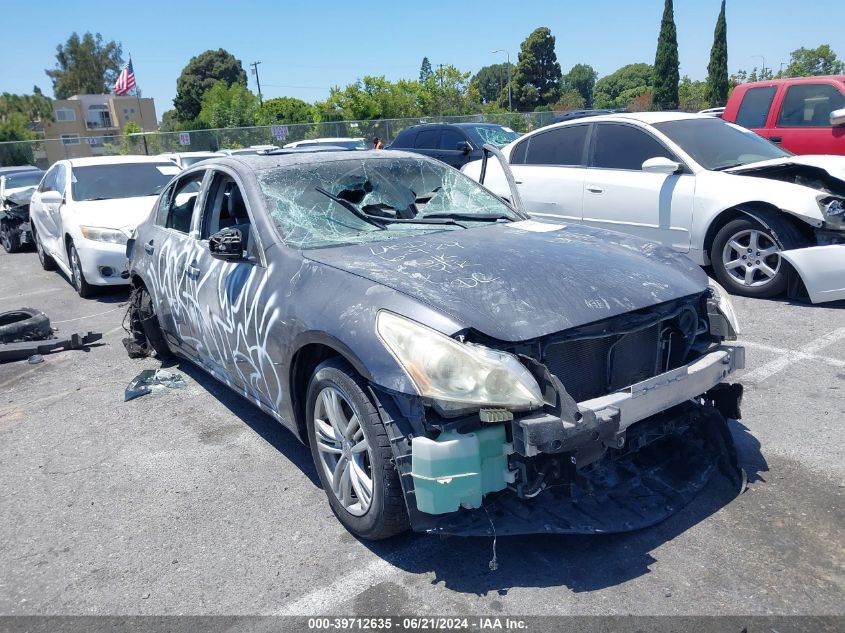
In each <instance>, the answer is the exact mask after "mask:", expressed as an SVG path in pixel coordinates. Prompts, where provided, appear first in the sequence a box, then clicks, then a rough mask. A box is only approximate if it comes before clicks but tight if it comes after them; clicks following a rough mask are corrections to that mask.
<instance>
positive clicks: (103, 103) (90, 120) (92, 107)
mask: <svg viewBox="0 0 845 633" xmlns="http://www.w3.org/2000/svg"><path fill="white" fill-rule="evenodd" d="M130 121H132V122H134V123H136V124H138V126H140V128H141V129H142V130H144V131H145V132H149V131H154V130H155V129H156V128H157V123H156V110H155V102H154V101H153V99H148V98H139V97H131V96H128V95H127V96H123V97H119V96H117V95H75V96H73V97H70V98H69V99H56V100H55V101H53V120H52V121H46V122H45V123H44V136H45V138H46V146H47V160H48V162H49V163H50V164H51V165H52V164H53V163H54V162H56V161H57V160H61V159H63V158H81V157H85V156H102V155H103V154H110V153H114V148H115V147H116V146H118V145H120V135H121V133H122V130H123V128H124V126H125V125H126V124H127V123H129V122H130Z"/></svg>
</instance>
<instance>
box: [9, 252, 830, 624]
mask: <svg viewBox="0 0 845 633" xmlns="http://www.w3.org/2000/svg"><path fill="white" fill-rule="evenodd" d="M127 297H128V294H127V292H125V291H118V292H110V293H106V294H102V295H99V296H97V297H95V298H93V299H88V300H86V299H80V298H79V297H78V296H77V295H76V294H75V293H74V292H73V289H72V288H71V286H70V285H69V283H68V282H67V280H65V279H64V277H62V276H61V274H59V273H56V272H45V271H43V270H41V268H40V266H39V265H38V260H37V257H36V255H35V254H34V253H31V252H28V253H21V254H16V255H6V254H5V253H0V311H5V310H10V309H13V308H18V307H22V306H27V307H34V308H39V309H41V310H44V311H45V312H46V313H47V314H48V315H49V316H50V318H51V320H52V322H53V324H54V325H55V326H57V327H58V328H59V329H60V334H64V333H69V332H74V331H87V330H95V331H100V332H102V333H103V334H104V336H103V340H102V342H101V343H100V344H97V345H95V346H93V347H91V349H90V350H88V351H67V352H61V353H57V354H53V355H49V356H46V357H45V361H44V362H43V363H41V364H37V365H29V364H27V362H26V361H19V362H13V363H6V364H2V365H0V491H2V493H0V494H2V502H0V569H2V573H0V614H2V615H27V614H32V615H36V614H54V615H55V614H80V615H102V614H110V615H111V614H124V615H132V614H157V615H164V614H182V615H185V614H206V615H214V614H268V615H269V614H299V615H302V614H316V613H344V614H348V615H352V614H359V615H364V616H367V615H377V614H386V613H393V614H395V613H402V614H467V615H469V614H521V615H527V614H579V615H592V614H620V615H621V614H637V615H661V614H669V615H749V614H767V615H795V614H823V615H843V614H845V536H843V526H845V503H843V497H844V496H845V459H843V449H842V442H841V440H840V435H839V434H840V432H842V431H843V423H845V302H840V303H837V304H827V305H819V306H812V305H807V304H799V303H791V302H789V301H785V300H779V301H767V300H752V299H742V298H737V299H736V300H735V303H736V308H737V312H738V314H739V317H740V319H741V322H742V326H743V332H742V335H741V338H742V341H743V342H744V343H745V344H746V346H747V367H748V369H747V370H745V371H744V372H742V373H741V374H740V375H739V379H740V382H743V383H744V384H745V387H746V397H745V401H744V405H743V414H744V415H743V419H742V421H741V422H736V423H733V425H732V432H733V434H734V437H735V439H736V442H737V444H738V446H739V453H740V460H741V462H742V464H743V466H744V468H745V470H746V472H747V473H748V486H747V489H746V490H745V492H743V493H742V494H739V491H738V490H737V489H735V488H734V487H733V486H731V485H730V484H729V483H728V482H727V481H726V480H722V479H719V480H716V481H714V482H713V483H712V484H711V485H710V486H709V487H708V488H707V489H706V490H705V491H704V492H703V493H702V494H701V495H699V496H698V497H697V498H696V499H695V500H694V501H693V503H691V504H690V505H689V506H688V507H686V508H685V509H684V510H682V511H681V512H680V513H678V514H677V515H675V516H674V517H672V518H671V519H669V520H668V521H666V522H664V523H662V524H660V525H658V526H657V527H654V528H650V529H647V530H642V531H639V532H634V533H630V534H625V535H614V536H577V537H575V536H549V535H540V536H532V537H512V538H500V539H498V542H497V544H496V549H497V560H498V569H497V570H495V571H491V569H490V566H489V561H490V560H491V558H492V554H493V542H492V539H488V538H473V539H464V538H457V537H453V538H449V539H440V538H436V537H432V536H428V535H425V534H406V535H403V536H400V537H397V538H395V539H392V540H389V541H387V542H381V543H376V544H372V543H365V542H360V541H358V540H356V539H355V538H353V537H352V536H351V535H350V534H348V533H347V532H346V531H345V530H344V529H343V528H342V527H341V525H340V524H339V523H338V522H337V520H336V519H335V518H334V517H333V515H332V514H331V511H330V510H329V506H328V503H327V502H326V499H325V496H324V493H323V491H322V490H321V489H320V487H319V483H318V479H317V476H316V472H315V469H314V466H313V464H312V462H311V457H310V454H309V452H308V450H307V449H306V448H305V447H304V446H303V445H301V444H300V443H299V442H298V440H297V439H296V438H294V437H293V435H291V434H290V433H288V432H287V431H286V430H284V429H283V428H281V426H279V425H278V424H277V423H276V422H274V421H273V420H272V419H270V418H269V417H268V416H266V415H264V414H263V413H261V412H260V411H259V410H258V409H256V408H255V407H253V406H252V405H250V404H248V403H247V402H246V401H245V400H243V399H242V398H240V397H239V396H238V395H236V394H234V393H232V392H230V391H228V390H227V389H226V388H225V387H223V386H221V385H220V384H218V383H217V382H215V381H214V380H213V379H212V378H210V377H208V376H206V375H205V374H203V373H202V372H201V371H200V370H198V369H197V368H195V367H193V366H192V365H190V364H189V363H186V362H181V363H177V364H176V365H175V366H174V367H172V369H173V370H175V371H178V372H180V373H182V374H183V375H184V377H185V379H186V381H187V385H188V386H187V388H186V389H183V390H172V391H166V392H164V393H160V394H153V395H148V396H143V397H141V398H138V399H136V400H133V401H130V402H124V401H123V393H124V389H125V387H126V385H127V384H128V383H129V381H130V380H131V379H132V378H133V377H134V376H135V375H137V374H138V373H139V372H140V371H141V370H143V369H151V368H156V367H158V366H159V363H158V362H157V361H156V360H153V359H144V360H130V359H129V358H128V357H127V355H126V352H125V351H124V349H123V346H122V345H121V343H120V339H121V338H122V337H123V336H124V332H123V329H122V327H121V321H122V319H123V316H124V313H125V311H126V302H127Z"/></svg>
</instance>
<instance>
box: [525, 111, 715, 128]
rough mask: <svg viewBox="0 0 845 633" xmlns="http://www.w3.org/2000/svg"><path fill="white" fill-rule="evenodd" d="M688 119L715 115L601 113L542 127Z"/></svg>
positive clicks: (662, 121) (710, 118)
mask: <svg viewBox="0 0 845 633" xmlns="http://www.w3.org/2000/svg"><path fill="white" fill-rule="evenodd" d="M688 119H708V120H712V119H713V117H712V116H710V115H708V114H698V113H696V114H692V113H687V112H621V113H618V114H599V115H597V116H591V117H589V118H586V119H583V118H581V119H570V120H569V121H561V122H560V123H553V124H552V125H549V126H547V127H545V128H540V129H544V130H546V129H548V128H550V127H558V126H561V125H575V124H578V123H586V122H590V123H600V122H602V121H615V122H626V121H627V122H631V121H633V122H637V123H644V124H646V125H654V124H655V123H665V122H667V121H684V120H688Z"/></svg>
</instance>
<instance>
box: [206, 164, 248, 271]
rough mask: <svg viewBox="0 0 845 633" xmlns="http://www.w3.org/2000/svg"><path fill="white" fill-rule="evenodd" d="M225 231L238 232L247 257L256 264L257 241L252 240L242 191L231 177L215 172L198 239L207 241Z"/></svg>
mask: <svg viewBox="0 0 845 633" xmlns="http://www.w3.org/2000/svg"><path fill="white" fill-rule="evenodd" d="M229 228H232V229H238V230H239V231H240V232H241V239H242V240H243V246H244V252H245V253H246V255H247V258H248V259H249V260H250V261H254V262H257V261H259V260H260V256H259V254H258V250H259V249H258V240H257V239H256V238H255V232H254V229H253V226H252V220H251V219H250V216H249V210H248V209H247V204H246V198H245V197H244V195H243V191H242V190H241V187H240V186H239V185H238V183H237V182H236V181H235V179H234V178H232V177H231V176H229V175H228V174H226V173H223V172H216V173H215V174H214V176H213V177H212V179H211V185H210V186H209V188H208V195H207V196H206V199H205V204H204V206H203V213H202V221H201V227H200V239H203V240H207V239H208V238H209V237H211V236H212V235H214V234H215V233H217V232H218V231H220V230H222V229H229Z"/></svg>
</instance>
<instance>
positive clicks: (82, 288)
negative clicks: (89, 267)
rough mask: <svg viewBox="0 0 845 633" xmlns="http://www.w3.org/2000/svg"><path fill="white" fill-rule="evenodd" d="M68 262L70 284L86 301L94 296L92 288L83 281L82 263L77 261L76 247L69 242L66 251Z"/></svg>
mask: <svg viewBox="0 0 845 633" xmlns="http://www.w3.org/2000/svg"><path fill="white" fill-rule="evenodd" d="M67 254H68V260H69V262H70V273H71V275H70V283H71V284H73V288H74V290H76V292H77V294H78V295H79V296H80V297H82V298H83V299H87V298H88V297H90V296H91V295H92V294H94V286H92V285H91V284H89V283H88V282H87V281H85V274H84V273H83V272H82V262H81V261H80V259H79V253H77V252H76V247H75V246H74V245H73V242H71V243H70V244H69V245H68V249H67Z"/></svg>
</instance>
